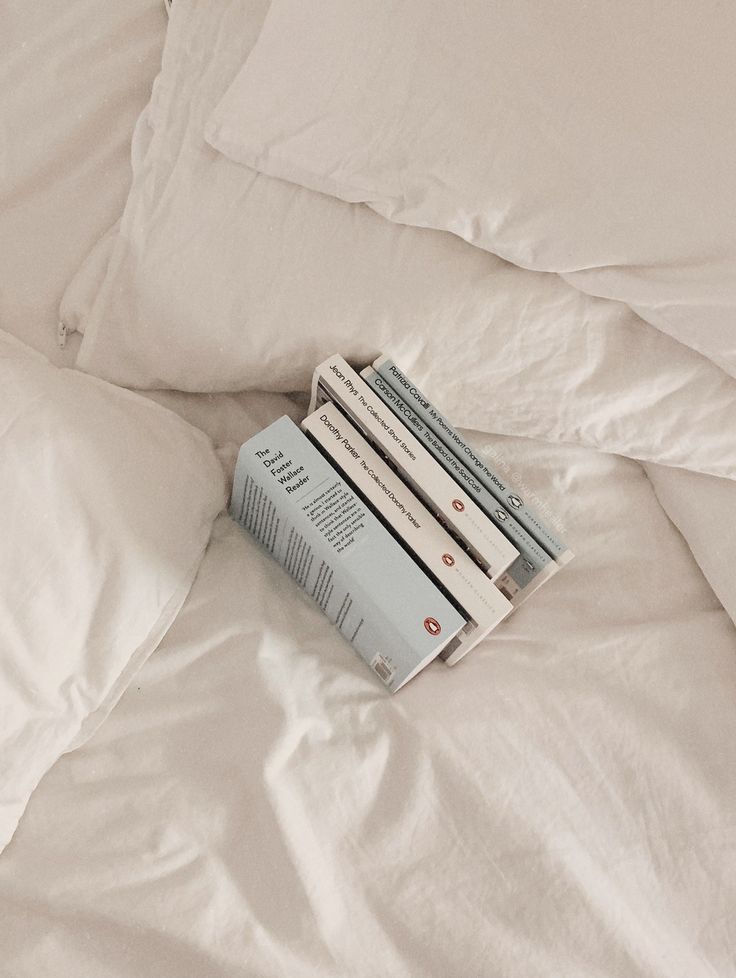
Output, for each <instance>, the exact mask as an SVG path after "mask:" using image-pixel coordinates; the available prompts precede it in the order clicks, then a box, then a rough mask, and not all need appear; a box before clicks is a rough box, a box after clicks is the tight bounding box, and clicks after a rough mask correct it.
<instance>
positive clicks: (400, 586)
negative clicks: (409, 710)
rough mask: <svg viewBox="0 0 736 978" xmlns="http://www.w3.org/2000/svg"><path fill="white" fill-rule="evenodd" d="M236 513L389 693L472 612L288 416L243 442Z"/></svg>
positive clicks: (453, 638)
mask: <svg viewBox="0 0 736 978" xmlns="http://www.w3.org/2000/svg"><path fill="white" fill-rule="evenodd" d="M230 513H231V515H232V516H233V518H234V519H235V520H237V521H238V522H239V523H240V524H241V525H242V526H243V527H245V528H246V529H247V530H249V531H250V532H251V533H252V534H253V535H254V536H255V537H256V538H257V539H258V540H259V541H260V543H261V544H262V545H263V546H264V547H265V548H266V550H268V552H269V553H271V554H272V555H273V557H275V559H276V560H277V561H278V562H279V563H280V564H281V565H282V566H283V567H284V568H285V569H286V570H287V571H288V573H289V574H290V575H291V576H292V577H293V578H294V580H296V581H297V583H298V584H299V585H300V586H301V587H302V588H304V590H305V591H306V592H307V594H309V595H310V596H311V597H312V598H313V599H314V600H315V601H316V602H317V604H318V605H319V607H320V608H321V609H322V611H323V612H324V613H325V615H326V616H327V617H328V618H329V620H330V621H331V622H333V624H334V625H335V626H336V627H337V628H338V629H339V631H340V632H341V633H342V634H343V635H344V636H345V638H346V639H347V640H348V641H349V642H350V643H351V644H352V645H353V647H354V648H355V649H356V651H357V652H358V653H359V654H360V656H361V657H362V658H363V660H364V661H365V662H366V663H367V664H368V665H369V667H370V668H371V669H372V670H373V671H374V673H375V674H376V675H377V676H378V677H379V679H380V680H381V681H382V682H383V683H384V684H385V686H387V688H388V689H389V690H390V691H391V692H396V691H397V690H398V689H400V688H401V687H402V686H403V685H404V684H405V683H407V682H408V681H409V680H410V679H411V678H412V677H413V676H415V675H416V674H417V673H418V672H419V671H420V670H421V669H423V668H424V666H426V665H427V664H428V663H429V662H431V661H432V659H434V658H435V657H436V656H438V655H439V654H440V652H443V651H445V650H447V649H448V648H449V649H451V648H453V647H454V644H455V643H456V642H457V636H458V633H459V632H460V631H461V629H462V628H463V627H464V626H465V624H466V619H465V618H464V617H463V615H462V614H461V613H460V611H459V610H457V609H456V608H455V606H454V605H453V604H452V603H451V602H450V601H449V600H448V599H447V598H446V597H445V596H444V594H443V593H442V592H441V591H440V590H439V588H437V587H436V586H435V584H434V583H433V582H432V580H430V578H429V577H428V576H427V575H426V574H425V573H424V571H423V570H422V568H421V567H420V566H419V564H417V563H416V562H415V561H414V560H413V559H412V558H411V557H410V556H409V554H408V553H407V552H406V551H405V550H404V549H403V548H402V547H401V545H400V544H399V543H398V542H397V541H396V539H395V538H394V537H393V536H392V534H391V533H390V532H389V530H388V529H387V528H386V527H385V526H384V524H383V523H382V522H381V521H380V520H379V519H378V517H377V516H375V515H374V513H373V512H372V511H371V510H370V509H369V508H368V507H367V506H366V505H365V504H364V503H363V501H362V500H361V498H360V497H359V496H358V495H357V494H356V493H355V492H354V490H353V489H352V488H351V486H350V485H349V484H348V483H347V482H346V481H345V480H344V479H343V478H342V477H341V476H340V474H339V473H338V471H337V470H336V469H335V468H334V467H333V466H332V465H331V464H330V462H328V461H327V459H326V458H325V457H324V456H323V455H322V454H321V453H320V451H319V450H318V449H317V448H316V447H315V446H314V445H313V444H312V442H311V441H310V440H309V439H308V438H307V437H306V435H305V434H304V433H303V432H302V431H300V430H299V428H298V427H297V426H296V425H295V424H294V422H293V421H291V419H290V418H288V417H283V418H279V420H278V421H275V422H274V423H273V424H272V425H270V426H269V427H268V428H266V429H265V430H264V431H261V432H260V433H259V434H257V435H256V436H255V437H253V438H251V439H250V440H249V441H247V442H245V444H244V445H243V446H242V447H241V449H240V453H239V455H238V461H237V466H236V469H235V480H234V485H233V492H232V498H231V503H230Z"/></svg>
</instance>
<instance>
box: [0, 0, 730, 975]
mask: <svg viewBox="0 0 736 978" xmlns="http://www.w3.org/2000/svg"><path fill="white" fill-rule="evenodd" d="M165 30H166V16H165V13H164V11H163V5H162V4H161V3H160V0H131V2H130V3H128V4H125V5H123V6H120V5H116V4H113V3H111V2H110V0H104V2H101V3H92V0H72V2H71V3H69V4H62V3H58V2H56V0H44V2H43V3H42V4H41V5H36V6H30V7H27V6H24V5H21V4H20V3H17V2H13V3H11V5H10V7H9V14H8V16H7V29H6V30H4V31H3V37H2V40H1V41H0V49H1V56H0V81H2V86H3V96H2V101H1V102H0V133H1V134H2V136H3V143H4V146H3V150H2V156H1V157H0V161H1V163H2V170H1V171H0V176H1V177H2V188H1V192H0V203H1V205H2V206H0V249H1V250H2V253H3V263H4V267H3V271H2V274H1V276H0V286H1V287H0V328H2V329H4V330H7V331H8V332H10V333H12V334H14V335H15V336H17V337H19V338H21V339H22V340H23V341H24V342H26V343H27V344H29V345H31V346H32V347H34V348H35V349H37V350H39V351H40V352H42V353H44V354H45V355H47V356H49V357H50V358H51V359H52V360H53V361H54V362H55V363H59V364H63V365H69V366H71V365H72V364H73V362H74V358H75V355H76V350H77V347H78V343H77V342H76V340H77V339H78V337H75V338H73V339H71V340H70V341H69V343H68V344H67V346H66V348H65V349H63V350H61V349H60V348H59V347H58V345H57V342H56V324H57V321H58V318H59V312H58V310H59V302H60V300H61V296H62V294H63V293H64V290H65V289H66V288H67V286H68V285H69V283H70V281H71V280H72V277H73V275H74V274H75V272H76V271H77V268H78V267H79V265H80V263H81V262H82V260H83V259H84V257H85V255H86V254H87V253H88V252H89V251H90V249H91V248H92V247H93V245H94V244H95V243H96V242H97V241H98V239H100V237H101V236H102V235H103V234H104V233H105V232H106V230H107V229H108V228H110V227H111V226H112V225H113V224H114V223H115V222H116V220H117V219H118V218H119V216H120V213H121V211H122V208H123V205H124V203H125V199H126V195H127V192H128V187H129V184H130V162H129V158H130V144H131V137H132V134H133V128H134V126H135V123H136V119H137V118H138V117H139V115H140V113H141V111H142V110H143V108H144V106H145V104H146V102H147V100H148V98H149V96H150V91H151V86H152V84H153V82H154V78H155V76H156V73H157V71H158V68H159V65H160V60H161V49H162V45H163V43H164V37H165ZM530 274H534V273H530ZM596 301H598V300H596ZM601 301H603V300H601ZM548 335H550V336H551V335H552V334H551V332H550V333H549V334H548ZM569 335H570V336H572V334H569ZM591 335H592V334H591ZM626 335H627V336H628V335H629V334H628V333H627V334H626ZM632 335H633V334H632ZM657 336H658V337H659V334H657ZM661 339H662V342H663V343H665V345H662V346H661V347H660V346H657V349H660V348H661V349H662V350H663V351H665V352H666V351H667V350H671V351H673V352H672V354H671V359H670V360H669V361H668V360H667V359H666V357H665V356H664V355H663V358H662V371H661V378H662V379H661V384H660V385H659V386H658V387H657V388H656V389H655V388H653V387H652V388H651V389H650V390H649V391H648V389H647V385H646V384H645V383H644V382H643V381H642V382H641V383H640V384H639V386H638V387H636V389H635V390H634V393H633V394H632V395H631V397H630V400H629V402H628V404H627V416H626V425H623V426H620V427H618V428H615V427H612V426H611V425H609V424H608V422H609V421H610V418H609V416H608V415H607V414H606V410H607V408H606V404H607V403H608V400H607V398H608V399H610V393H611V390H613V388H614V387H615V384H614V381H615V380H616V377H617V375H616V374H615V372H614V373H613V374H611V377H609V387H608V388H606V396H605V397H604V396H603V394H602V393H601V392H602V391H603V386H600V387H599V386H596V385H597V384H599V378H601V377H605V375H606V373H607V364H608V361H607V360H606V356H610V353H608V352H607V351H609V350H610V348H609V347H608V346H606V345H604V344H603V345H601V346H595V345H594V344H593V343H592V340H591V344H590V345H589V346H588V347H587V350H588V353H589V354H591V356H592V355H593V353H595V354H596V355H598V357H599V362H598V364H597V368H598V373H597V374H593V373H587V374H586V373H585V371H581V374H580V377H579V382H580V391H581V392H583V394H584V398H585V400H584V403H585V404H586V405H587V406H588V409H589V414H588V415H585V416H583V415H582V414H581V415H580V418H581V423H580V424H579V425H578V424H577V415H575V414H574V413H573V412H572V411H571V413H570V419H569V424H568V425H567V427H566V428H565V429H564V431H562V432H558V433H557V434H558V437H556V438H555V437H550V439H549V440H544V441H543V440H537V439H535V438H532V437H521V436H519V437H517V436H516V435H517V434H519V435H523V434H524V423H526V421H525V419H524V418H522V419H521V422H520V423H519V431H516V430H514V432H513V435H514V436H513V437H512V436H511V435H508V434H506V435H504V434H489V433H484V432H477V431H476V432H468V438H469V439H470V440H471V441H472V443H473V444H474V445H475V446H476V447H478V448H479V449H481V450H484V451H485V452H486V453H489V456H493V457H502V458H503V459H504V460H505V462H506V464H508V466H509V470H510V471H515V472H521V473H523V474H524V478H525V479H526V480H527V482H528V483H529V485H532V486H539V487H543V495H544V496H545V500H546V502H548V503H549V506H550V508H551V510H552V511H553V512H554V513H555V514H557V515H558V516H559V518H560V519H561V520H562V523H563V524H564V526H565V532H564V534H563V535H564V537H565V540H566V542H567V543H568V544H569V545H570V546H571V547H572V549H573V550H574V551H575V552H576V558H575V560H574V561H573V562H572V563H571V564H570V565H569V567H567V568H566V569H565V570H564V572H563V573H561V574H559V575H557V577H556V578H555V579H554V581H553V582H552V583H551V584H550V585H548V586H546V587H545V588H544V589H542V590H540V592H539V593H538V595H536V596H535V598H534V600H533V601H532V602H530V603H529V604H528V605H527V606H525V607H523V608H521V609H520V610H519V611H518V612H517V613H515V614H514V616H513V617H512V618H511V619H510V620H509V621H508V622H507V623H506V625H505V626H504V627H503V629H500V630H498V631H497V632H496V633H495V634H494V635H493V636H492V637H491V638H490V640H489V641H488V642H486V643H484V644H483V646H482V647H480V648H478V649H477V650H475V651H474V652H473V653H472V655H470V656H469V657H468V658H467V659H466V660H465V661H464V662H463V663H462V664H461V665H459V666H457V667H455V668H454V669H452V670H448V669H446V668H445V667H444V666H443V665H441V664H440V663H435V664H433V665H431V666H430V667H429V668H428V669H427V670H426V671H425V673H423V674H422V675H421V676H420V677H419V678H418V679H416V680H415V681H413V682H412V683H410V684H409V686H408V687H407V688H406V689H405V690H404V691H402V692H401V693H399V694H398V696H396V697H393V698H391V697H388V696H387V695H385V693H384V691H383V690H382V688H381V687H380V685H379V684H378V683H377V682H376V681H374V679H373V677H372V676H371V675H370V673H369V672H368V671H367V670H366V669H365V667H364V665H363V664H362V663H361V662H360V661H359V659H358V658H357V657H356V656H354V655H353V654H352V653H351V651H350V650H349V648H348V647H347V646H346V645H345V644H344V643H343V642H342V640H341V639H340V637H339V636H338V635H337V634H336V632H335V631H334V630H333V629H332V628H331V627H330V626H329V624H328V623H327V622H326V621H325V620H324V619H323V617H322V616H321V615H320V613H319V612H318V611H317V609H316V608H315V607H313V606H312V604H311V603H310V602H309V601H308V600H307V599H306V598H305V597H304V595H303V594H302V593H301V592H300V591H299V589H298V588H297V587H296V586H295V585H293V584H292V583H291V581H290V580H289V579H288V578H287V577H286V576H285V575H284V573H283V571H282V570H281V568H279V567H278V566H276V564H275V563H274V562H273V561H271V560H270V559H269V558H268V557H267V556H266V555H265V554H264V553H263V552H262V551H261V550H260V549H259V548H258V546H257V545H256V544H255V543H254V542H253V541H252V540H251V539H250V538H249V537H248V536H247V535H246V534H245V533H244V532H243V531H241V529H240V528H239V527H237V526H236V525H235V524H234V523H233V522H232V521H231V520H230V518H229V517H228V516H227V515H226V514H221V515H220V516H219V517H218V518H217V520H216V522H215V525H214V529H213V534H212V539H211V541H210V545H209V547H208V549H207V551H206V554H205V557H204V560H203V562H202V564H201V566H200V569H199V573H198V575H197V577H196V580H195V582H194V585H193V587H192V590H191V592H190V593H189V597H188V598H187V600H186V601H185V603H184V605H183V607H182V610H181V611H180V612H179V614H178V616H177V618H176V620H175V622H174V624H173V625H172V627H171V628H170V630H169V631H168V633H167V634H166V636H165V638H164V640H163V641H162V643H161V645H160V646H159V648H158V649H157V650H156V652H155V653H154V654H153V655H152V656H151V657H150V658H149V659H148V660H147V661H146V663H145V664H144V665H143V667H142V668H141V669H140V671H139V672H138V673H137V674H136V675H135V677H134V679H133V681H132V682H131V684H130V685H129V686H128V688H127V690H126V691H125V693H124V694H123V695H122V698H121V699H120V701H119V702H118V704H117V706H116V707H115V708H114V709H113V710H112V712H111V713H110V715H109V717H108V718H107V719H106V720H105V722H104V723H103V724H102V725H101V726H100V727H99V729H98V730H97V731H96V732H95V733H94V735H93V736H92V737H91V738H90V739H89V740H88V741H87V742H86V743H85V744H83V745H82V746H81V747H78V748H77V749H76V750H74V751H72V752H71V753H68V754H65V755H64V756H62V757H61V758H60V759H59V760H58V762H57V763H56V764H55V765H54V766H53V767H52V768H51V770H50V771H49V772H48V774H47V775H46V776H45V777H44V778H43V780H42V781H41V783H40V785H39V787H38V788H37V789H36V791H35V792H34V793H33V795H32V797H31V800H30V803H29V805H28V807H27V809H26V812H25V815H24V816H23V818H22V819H21V822H20V826H19V828H18V830H17V831H16V834H15V836H14V838H13V840H12V842H11V843H10V845H9V846H8V847H7V848H6V849H5V850H4V851H3V852H2V854H0V974H2V976H3V978H5V976H7V978H45V976H49V978H52V976H53V978H138V976H146V978H149V976H150V978H190V976H191V978H246V976H247V978H250V976H253V978H256V976H258V978H283V976H289V978H331V976H334V978H348V976H350V978H376V976H391V978H394V976H397V978H398V976H402V978H403V976H407V978H420V976H421V978H424V976H426V978H434V976H437V978H476V976H477V978H520V976H523V978H552V976H565V978H728V976H736V952H735V949H736V924H734V919H736V918H735V917H734V913H733V910H734V907H735V906H736V628H735V627H734V621H735V620H736V586H735V585H734V575H733V573H732V568H733V566H734V563H733V562H734V560H736V521H734V520H733V519H732V518H731V516H730V514H732V513H733V512H735V511H736V485H734V479H732V478H719V477H716V476H714V475H713V474H712V473H713V472H718V473H720V474H721V475H723V474H728V472H729V471H731V472H736V465H735V464H734V463H735V462H736V445H735V444H734V442H733V440H731V439H730V438H729V433H728V429H727V428H726V427H725V425H724V424H723V423H721V422H723V421H724V419H725V420H728V419H729V418H730V417H731V413H730V411H731V409H732V405H733V401H732V400H729V391H731V388H730V387H728V384H729V383H730V380H727V379H726V378H725V375H723V381H722V384H721V386H718V385H715V386H712V388H709V387H707V385H706V386H696V384H704V383H705V381H704V380H703V377H705V376H706V374H707V376H708V377H711V374H709V373H707V370H710V368H711V366H712V365H711V364H707V363H706V364H705V366H703V364H702V363H701V360H700V358H699V357H698V355H697V354H694V353H693V352H692V351H691V350H685V349H684V348H680V346H679V345H678V344H677V343H675V342H674V341H671V340H670V339H669V338H666V342H665V340H664V338H661ZM653 342H656V343H659V342H660V339H657V340H656V341H653ZM670 343H671V347H670V346H667V344H670ZM521 349H522V345H521V344H520V346H519V351H520V350H521ZM513 352H514V351H510V353H509V355H510V356H511V353H513ZM516 352H518V351H516ZM689 358H694V359H689ZM512 359H513V357H512ZM509 363H511V360H509ZM620 366H621V364H619V367H620ZM706 368H707V369H706ZM612 369H613V365H612ZM713 370H716V368H715V367H713ZM688 371H691V372H690V373H688ZM703 371H705V372H703ZM713 376H716V375H713ZM718 377H720V374H718ZM611 378H612V379H611ZM673 378H675V379H674V380H673ZM688 379H689V380H690V381H691V382H692V384H693V386H692V388H691V390H693V391H703V390H710V389H713V390H716V388H717V393H718V397H719V400H718V401H717V404H718V405H719V407H718V411H716V408H715V407H714V408H713V413H712V414H709V407H708V405H707V404H706V405H704V404H702V403H700V402H698V403H697V404H694V405H693V406H694V410H693V416H694V418H695V421H694V422H693V424H694V425H696V428H697V431H698V432H700V433H702V434H703V437H702V438H699V439H695V438H694V437H693V436H692V431H687V430H686V429H685V425H684V420H683V431H682V437H681V438H674V437H668V438H663V437H661V435H660V434H659V432H660V431H661V430H664V429H660V428H659V427H658V425H659V424H660V423H661V422H663V421H664V419H665V417H666V416H667V410H668V405H669V406H670V407H672V410H673V411H674V410H675V407H676V410H677V411H678V412H682V408H683V405H684V404H686V401H685V400H683V398H685V397H686V393H687V390H688V388H687V386H686V385H687V383H688ZM675 381H676V382H675ZM709 382H710V381H709ZM600 383H601V385H602V384H603V381H600ZM734 383H735V384H736V382H734ZM719 384H720V381H719ZM647 393H650V394H651V397H650V398H649V401H647V396H646V395H647ZM146 396H148V397H151V398H153V399H154V400H156V401H158V402H159V403H161V404H163V405H164V406H165V407H168V408H170V409H171V410H173V411H175V412H176V413H177V414H179V415H181V416H182V417H183V418H184V419H185V420H187V421H189V422H190V423H191V424H193V425H194V426H195V427H197V428H200V429H202V430H203V431H205V432H206V433H207V434H208V435H209V436H210V438H211V439H212V441H213V443H214V445H215V447H216V449H217V452H218V455H219V458H220V461H221V462H222V464H223V467H224V469H225V472H226V474H227V475H229V474H231V472H232V467H233V464H234V459H235V455H236V452H237V448H238V446H239V445H240V444H241V443H242V441H244V440H245V439H246V438H247V437H249V436H250V435H252V434H254V433H255V432H256V431H258V430H260V429H261V428H262V427H264V426H265V425H266V424H268V423H269V422H270V421H272V420H274V419H275V418H277V417H279V416H280V415H282V414H284V413H288V414H289V415H291V416H292V417H293V418H295V419H298V418H299V417H301V416H302V415H303V413H304V408H305V398H304V395H289V396H287V395H283V394H278V393H263V392H259V391H250V392H233V393H215V394H197V393H183V392H180V391H175V390H172V391H149V392H147V395H146ZM581 396H582V395H581ZM576 403H577V402H576ZM580 403H581V404H582V403H583V400H581V401H580ZM714 403H715V401H714ZM652 405H653V406H654V408H656V410H653V411H652V412H651V413H646V411H648V410H649V408H650V407H652ZM729 405H730V407H729ZM576 410H577V408H576ZM639 410H641V411H642V412H643V413H642V417H645V418H646V419H647V420H646V421H645V422H642V421H641V420H639V423H638V424H637V412H638V411H639ZM718 412H720V413H718ZM511 414H512V412H510V413H509V418H511ZM677 417H678V418H680V419H683V418H684V415H683V414H682V413H679V414H677ZM678 423H679V422H678ZM510 424H511V422H509V425H510ZM586 424H588V425H589V431H588V432H587V433H586ZM694 430H695V429H694ZM591 431H592V432H594V434H595V437H594V436H593V435H591V434H590V432H591ZM527 434H538V432H533V431H528V432H527ZM614 436H615V437H614ZM596 438H598V440H599V442H600V444H599V445H598V446H597V448H596V447H594V446H592V445H591V444H590V442H591V441H595V440H596ZM575 442H577V443H575ZM633 455H638V456H639V457H640V458H642V459H644V461H637V460H635V459H634V458H632V457H628V456H633ZM688 464H690V468H688ZM697 470H699V471H697ZM709 473H711V474H709Z"/></svg>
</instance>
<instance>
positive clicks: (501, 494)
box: [373, 356, 574, 566]
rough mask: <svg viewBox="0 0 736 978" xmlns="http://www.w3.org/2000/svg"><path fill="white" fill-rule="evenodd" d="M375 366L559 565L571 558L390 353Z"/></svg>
mask: <svg viewBox="0 0 736 978" xmlns="http://www.w3.org/2000/svg"><path fill="white" fill-rule="evenodd" d="M373 368H374V370H375V371H376V372H377V373H378V374H380V376H381V377H382V378H383V379H384V380H385V381H386V382H387V383H388V384H389V385H390V386H391V387H393V389H394V390H395V391H396V393H397V394H399V395H400V396H401V397H403V398H404V400H406V401H407V402H408V403H410V404H411V405H412V407H413V409H414V411H415V413H416V414H417V416H418V417H419V419H420V420H421V421H423V422H424V424H426V425H427V427H428V428H429V429H430V430H431V431H433V432H434V434H435V435H437V436H438V437H439V438H440V440H441V441H442V442H444V444H445V445H447V447H448V448H449V449H450V450H451V451H452V453H453V454H454V455H455V456H456V457H457V458H459V459H460V460H461V461H462V462H463V463H464V464H465V465H466V467H467V468H469V469H470V470H471V471H472V472H473V473H474V474H475V476H476V478H477V479H478V480H479V481H480V482H481V483H482V485H483V486H484V487H485V488H486V489H487V490H488V491H489V492H490V493H491V495H493V496H495V498H496V499H497V500H498V501H499V502H500V503H502V504H503V505H505V506H507V507H509V508H510V510H511V511H512V512H513V514H514V517H515V518H516V520H517V522H518V523H520V524H521V526H522V527H523V528H524V529H525V530H526V531H527V533H529V534H530V535H531V536H532V537H533V538H534V539H535V540H536V541H537V543H538V544H539V545H540V546H542V547H543V548H544V549H545V550H546V552H547V553H548V554H549V555H550V556H551V557H552V559H553V560H555V561H556V562H557V563H558V564H559V565H560V566H563V565H564V564H566V563H568V562H569V561H570V560H572V558H573V556H574V554H573V552H572V551H571V550H570V549H569V548H568V547H567V546H566V545H565V544H564V543H563V542H562V541H561V540H559V539H558V538H557V537H556V536H554V534H552V532H551V531H550V530H549V529H548V527H547V526H545V524H544V523H543V522H542V520H541V519H540V518H539V517H538V516H537V515H536V513H534V512H533V511H532V510H531V509H530V508H529V507H528V506H527V505H526V503H525V502H524V499H523V498H522V497H521V496H520V495H519V493H518V492H516V491H515V490H514V489H513V488H512V487H511V486H509V485H507V484H506V482H505V481H504V480H503V479H501V478H500V477H499V476H498V474H497V473H496V472H494V471H493V469H491V468H490V467H489V466H487V465H486V464H485V462H483V460H482V459H480V458H478V456H477V455H476V454H475V452H474V451H473V449H472V448H471V446H470V445H468V444H467V442H466V441H465V440H464V438H463V437H462V435H460V433H459V432H458V431H456V430H455V428H453V427H452V425H451V424H450V422H449V421H448V420H447V418H445V417H444V416H443V415H442V414H440V412H439V411H438V410H437V408H436V407H435V406H434V405H433V404H432V403H431V402H430V401H429V400H428V399H427V398H426V397H425V396H424V394H423V393H422V392H421V391H420V390H419V388H418V387H417V386H416V385H415V384H413V383H412V381H411V380H410V379H409V378H408V377H407V376H406V374H404V373H403V372H402V371H401V370H400V369H399V368H398V367H397V366H396V364H395V363H394V362H393V360H392V359H391V358H390V357H388V356H380V357H379V358H378V359H377V360H376V361H375V362H374V363H373Z"/></svg>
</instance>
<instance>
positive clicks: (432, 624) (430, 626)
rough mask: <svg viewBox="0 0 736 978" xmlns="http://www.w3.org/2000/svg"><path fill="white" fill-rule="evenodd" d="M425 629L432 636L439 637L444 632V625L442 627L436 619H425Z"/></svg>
mask: <svg viewBox="0 0 736 978" xmlns="http://www.w3.org/2000/svg"><path fill="white" fill-rule="evenodd" d="M424 627H425V628H426V629H427V631H428V632H429V634H430V635H439V633H440V632H441V631H442V625H440V623H439V622H438V621H437V619H436V618H425V619H424Z"/></svg>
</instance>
